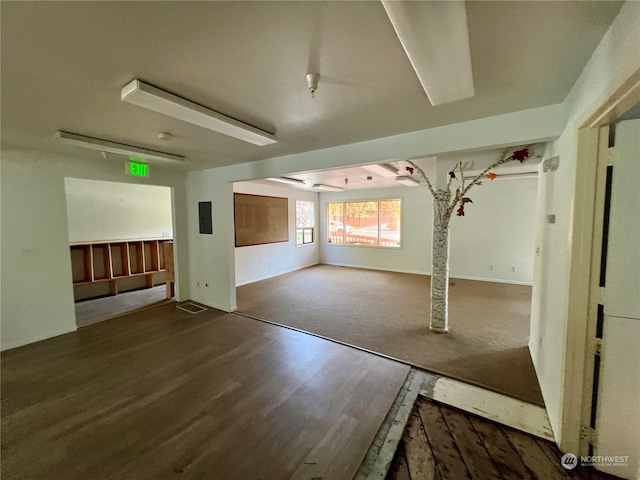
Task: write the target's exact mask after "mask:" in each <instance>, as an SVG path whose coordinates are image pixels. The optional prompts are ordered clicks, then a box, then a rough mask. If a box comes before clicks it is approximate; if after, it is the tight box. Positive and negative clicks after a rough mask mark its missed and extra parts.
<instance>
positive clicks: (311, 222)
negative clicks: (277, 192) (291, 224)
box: [296, 200, 315, 245]
mask: <svg viewBox="0 0 640 480" xmlns="http://www.w3.org/2000/svg"><path fill="white" fill-rule="evenodd" d="M314 211H315V205H314V203H313V202H307V201H305V200H296V245H305V244H307V243H313V237H314V233H313V232H314V229H315V219H314Z"/></svg>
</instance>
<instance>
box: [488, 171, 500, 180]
mask: <svg viewBox="0 0 640 480" xmlns="http://www.w3.org/2000/svg"><path fill="white" fill-rule="evenodd" d="M497 176H498V175H497V174H496V173H493V172H489V173H487V178H488V179H489V180H494V179H495V178H496V177H497Z"/></svg>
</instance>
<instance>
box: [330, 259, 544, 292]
mask: <svg viewBox="0 0 640 480" xmlns="http://www.w3.org/2000/svg"><path fill="white" fill-rule="evenodd" d="M320 264H321V265H332V266H334V267H349V268H362V269H364V270H380V271H383V272H397V273H411V274H414V275H425V276H429V275H431V272H425V271H422V270H407V269H402V268H382V267H371V266H366V265H355V264H351V263H334V262H320ZM449 278H459V279H460V280H476V281H478V282H493V283H508V284H511V285H527V286H529V287H530V286H531V285H533V283H531V282H521V281H518V280H505V279H498V278H485V277H468V276H465V275H449Z"/></svg>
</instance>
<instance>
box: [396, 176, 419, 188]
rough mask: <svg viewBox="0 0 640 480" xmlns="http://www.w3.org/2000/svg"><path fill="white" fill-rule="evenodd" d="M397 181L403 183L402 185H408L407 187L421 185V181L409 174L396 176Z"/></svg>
mask: <svg viewBox="0 0 640 480" xmlns="http://www.w3.org/2000/svg"><path fill="white" fill-rule="evenodd" d="M396 182H398V183H401V184H402V185H406V186H407V187H417V186H418V185H420V182H418V181H416V180H414V179H413V178H411V177H407V176H400V177H396Z"/></svg>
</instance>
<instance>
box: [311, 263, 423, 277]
mask: <svg viewBox="0 0 640 480" xmlns="http://www.w3.org/2000/svg"><path fill="white" fill-rule="evenodd" d="M318 265H332V266H334V267H349V268H362V269H364V270H381V271H383V272H397V273H412V274H415V275H431V273H427V272H423V271H419V270H404V269H401V268H382V267H369V266H366V265H353V264H350V263H334V262H319V263H318Z"/></svg>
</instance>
